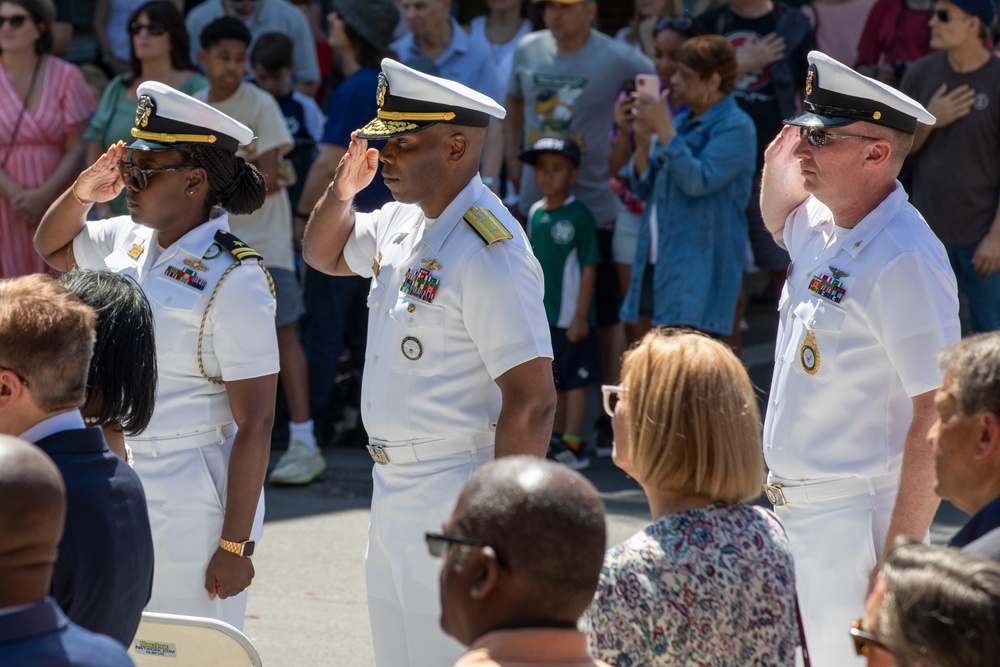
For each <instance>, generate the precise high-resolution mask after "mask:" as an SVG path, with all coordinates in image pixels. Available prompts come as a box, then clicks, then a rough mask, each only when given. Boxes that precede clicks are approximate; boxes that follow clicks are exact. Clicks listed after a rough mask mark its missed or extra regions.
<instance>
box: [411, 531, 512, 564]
mask: <svg viewBox="0 0 1000 667" xmlns="http://www.w3.org/2000/svg"><path fill="white" fill-rule="evenodd" d="M424 540H425V541H426V542H427V551H428V552H429V553H430V555H431V556H433V557H434V558H442V557H444V554H445V552H446V551H448V545H449V544H464V545H465V546H467V547H489V546H492V545H490V544H489V543H488V542H483V541H482V540H477V539H475V538H472V537H464V536H462V535H449V534H447V533H424ZM493 551H496V547H493ZM497 562H498V563H500V565H502V566H504V567H507V563H506V562H505V561H504V559H503V558H502V557H501V556H500V554H499V553H497Z"/></svg>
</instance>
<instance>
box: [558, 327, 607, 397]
mask: <svg viewBox="0 0 1000 667" xmlns="http://www.w3.org/2000/svg"><path fill="white" fill-rule="evenodd" d="M549 332H550V333H551V334H552V356H553V359H552V376H553V377H554V378H555V381H556V391H569V390H570V389H577V388H579V387H586V386H588V385H591V384H598V383H599V382H600V381H601V358H600V355H599V354H598V351H597V332H596V331H594V328H593V327H591V328H590V331H589V332H588V333H587V337H586V338H584V339H583V340H581V341H577V342H576V343H571V342H569V341H568V340H566V330H565V329H560V328H559V327H549Z"/></svg>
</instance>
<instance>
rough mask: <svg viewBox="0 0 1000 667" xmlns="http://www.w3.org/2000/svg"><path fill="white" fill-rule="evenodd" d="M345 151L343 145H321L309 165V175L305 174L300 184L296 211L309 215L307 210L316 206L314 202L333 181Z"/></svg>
mask: <svg viewBox="0 0 1000 667" xmlns="http://www.w3.org/2000/svg"><path fill="white" fill-rule="evenodd" d="M346 152H347V149H346V148H344V147H343V146H334V145H332V144H324V145H323V147H322V148H321V149H320V152H319V155H318V156H316V160H315V161H314V162H313V163H312V166H311V167H309V175H308V176H306V182H305V185H303V186H302V193H301V194H300V195H299V203H298V210H297V211H296V212H297V213H305V214H306V216H308V215H309V212H310V211H312V210H313V208H314V207H315V206H316V202H318V201H319V198H320V197H322V196H323V192H325V191H326V188H327V186H328V185H330V183H332V182H333V177H334V175H336V173H337V165H338V164H340V158H342V157H344V153H346Z"/></svg>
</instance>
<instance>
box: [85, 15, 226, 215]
mask: <svg viewBox="0 0 1000 667" xmlns="http://www.w3.org/2000/svg"><path fill="white" fill-rule="evenodd" d="M127 28H128V33H129V35H130V40H131V45H132V48H131V49H130V51H131V56H130V57H131V62H130V63H129V70H128V71H126V72H123V73H122V74H119V75H118V76H116V77H115V78H113V79H111V81H110V83H108V87H107V88H105V89H104V94H103V95H101V102H100V104H98V106H97V111H96V112H95V113H94V116H93V117H92V118H91V119H90V127H88V128H87V131H86V132H85V133H84V135H83V140H84V141H85V142H87V157H86V164H93V163H94V162H96V161H97V158H99V157H100V156H101V153H103V152H104V148H105V147H106V146H110V145H111V144H113V143H115V142H116V141H119V140H121V141H131V139H132V135H130V134H129V132H130V131H131V129H132V121H133V118H134V116H135V105H136V102H137V101H138V99H139V98H138V95H136V92H135V91H136V89H137V88H138V87H139V84H141V83H142V82H144V81H159V82H160V83H165V84H167V85H168V86H170V87H171V88H176V89H177V90H179V91H181V92H182V93H187V94H188V95H194V94H195V93H196V92H198V91H199V90H201V89H202V88H205V87H206V86H208V79H206V78H205V77H204V76H202V75H201V73H199V72H198V71H197V70H196V69H195V67H194V65H193V64H192V63H191V59H190V56H189V51H190V40H189V38H188V33H187V29H186V28H185V27H184V17H182V16H181V13H180V12H179V11H177V8H176V7H175V6H174V4H173V3H172V2H167V1H166V0H153V1H152V2H147V3H145V4H143V5H142V6H140V7H139V8H137V9H136V10H135V11H134V12H132V14H131V16H129V19H128V23H127ZM95 208H96V209H97V210H96V214H97V217H106V216H110V215H127V214H128V209H127V208H126V207H125V193H124V192H122V194H121V195H119V196H118V197H116V198H114V199H112V200H111V201H110V202H107V203H101V204H98V205H96V206H95Z"/></svg>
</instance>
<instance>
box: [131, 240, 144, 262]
mask: <svg viewBox="0 0 1000 667" xmlns="http://www.w3.org/2000/svg"><path fill="white" fill-rule="evenodd" d="M145 251H146V249H145V248H143V247H142V246H141V245H139V244H138V243H133V244H132V249H131V250H129V251H128V256H129V257H131V258H132V259H139V258H140V257H142V253H143V252H145Z"/></svg>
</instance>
